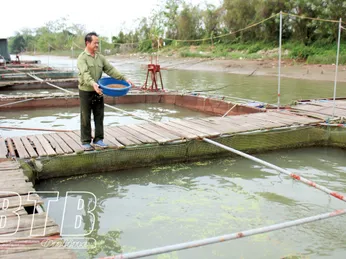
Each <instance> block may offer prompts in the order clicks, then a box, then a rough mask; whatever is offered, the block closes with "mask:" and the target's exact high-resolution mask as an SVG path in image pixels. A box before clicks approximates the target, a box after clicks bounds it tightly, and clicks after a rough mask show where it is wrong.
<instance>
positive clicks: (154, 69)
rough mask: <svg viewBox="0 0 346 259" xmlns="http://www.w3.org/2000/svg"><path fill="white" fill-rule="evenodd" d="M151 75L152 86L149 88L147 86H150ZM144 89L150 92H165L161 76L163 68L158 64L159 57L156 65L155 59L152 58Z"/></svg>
mask: <svg viewBox="0 0 346 259" xmlns="http://www.w3.org/2000/svg"><path fill="white" fill-rule="evenodd" d="M149 74H150V78H151V85H150V87H149V88H148V87H147V84H148V77H149ZM158 77H160V83H161V89H159V87H158ZM142 89H144V90H149V91H160V90H162V91H163V90H164V88H163V82H162V75H161V67H160V65H159V64H158V61H157V56H156V64H153V57H152V56H151V57H150V64H148V70H147V77H146V79H145V83H144V85H143V86H142Z"/></svg>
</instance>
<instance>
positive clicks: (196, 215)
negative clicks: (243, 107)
mask: <svg viewBox="0 0 346 259" xmlns="http://www.w3.org/2000/svg"><path fill="white" fill-rule="evenodd" d="M54 59H56V60H58V61H56V63H55V64H57V65H58V64H59V66H61V67H68V66H70V65H71V64H73V60H70V59H66V58H52V57H50V62H51V63H52V62H53V61H54ZM42 62H44V60H42ZM115 64H116V66H117V68H118V69H119V70H120V71H122V72H124V73H125V74H126V75H127V76H128V78H130V79H132V80H133V81H134V82H136V84H140V83H141V84H142V83H143V82H144V79H145V70H143V68H141V67H140V66H139V65H137V64H132V63H126V64H121V63H120V62H116V63H115ZM162 74H163V80H164V83H165V87H166V88H167V89H172V90H173V89H179V90H185V91H206V90H207V93H208V94H216V95H231V96H235V97H241V98H246V99H252V100H257V101H262V102H267V103H275V102H276V96H277V78H275V77H257V76H251V77H247V76H243V75H233V74H227V73H216V72H200V71H179V70H171V71H170V70H169V71H162ZM213 89H216V90H215V91H211V90H213ZM1 93H3V92H1ZM281 93H282V98H281V100H282V103H290V102H292V101H293V100H296V99H302V98H318V97H330V96H332V95H333V83H332V82H320V81H306V80H305V81H304V80H295V79H282V86H281ZM17 94H22V93H20V92H18V93H17ZM337 96H340V97H341V96H346V87H345V84H341V83H340V84H338V92H337ZM117 107H119V108H122V109H125V110H127V111H130V112H134V113H136V114H137V115H140V116H144V117H146V118H150V119H153V120H157V121H165V120H169V119H171V118H176V117H180V118H185V117H195V116H201V117H203V116H205V115H204V114H201V113H197V112H193V111H189V110H186V109H180V108H178V107H175V106H171V105H146V104H138V105H121V106H120V105H119V106H117ZM0 116H1V125H4V126H5V125H6V126H9V125H11V126H14V127H35V128H57V129H78V127H79V112H78V108H68V109H65V108H62V109H54V110H53V109H43V110H36V111H31V110H29V111H18V112H17V111H13V112H0ZM140 122H141V120H138V119H134V118H130V117H128V116H124V115H121V114H118V113H115V112H113V111H107V113H106V118H105V124H106V125H120V124H127V123H140ZM29 133H30V134H35V133H39V132H34V131H32V132H29ZM29 133H28V132H27V131H5V130H2V131H0V135H2V136H14V135H28V134H29ZM257 157H259V158H261V159H264V160H266V161H269V162H271V163H274V164H276V165H278V166H280V167H283V168H286V169H288V170H290V171H292V172H294V173H298V174H301V175H303V176H305V177H306V178H308V179H311V180H314V181H316V182H317V183H319V184H321V185H324V186H326V187H328V188H330V189H332V190H334V191H338V192H341V193H344V194H345V193H346V177H345V176H346V162H345V161H346V152H345V150H343V149H336V148H335V149H334V148H307V149H299V150H283V151H279V152H277V151H276V152H269V153H266V154H260V155H257ZM35 188H36V190H38V191H45V192H51V191H59V194H60V196H59V199H58V201H57V202H52V203H51V206H50V209H49V215H50V217H52V218H53V219H54V220H55V221H56V222H57V223H58V224H59V225H61V224H62V222H64V226H65V230H66V232H65V233H72V234H73V233H74V231H77V232H78V231H79V233H80V234H83V233H84V234H85V233H88V232H89V231H91V230H93V231H92V232H91V234H90V235H88V236H87V237H88V238H94V239H95V240H96V241H97V245H96V246H94V247H93V246H90V247H89V249H84V250H78V249H76V250H75V251H76V252H77V254H78V256H79V258H97V257H101V256H105V255H115V254H117V253H120V252H132V251H138V250H142V249H149V248H154V247H158V246H164V245H171V244H176V243H181V242H187V241H192V240H197V239H203V238H207V237H212V236H219V235H224V234H229V233H234V232H238V231H243V230H248V229H252V228H258V227H262V226H267V225H271V224H275V223H281V222H285V221H289V220H294V219H298V218H302V217H308V216H313V215H317V214H321V213H326V212H330V211H333V210H335V209H341V208H345V204H344V203H343V202H341V201H338V200H336V199H334V198H330V197H329V196H328V195H327V194H324V193H322V192H320V191H318V190H315V189H314V188H312V187H309V186H305V185H304V184H302V183H299V182H295V181H293V180H291V179H289V178H288V177H286V176H283V175H278V174H277V172H275V171H274V170H271V169H268V168H266V167H264V166H261V165H258V164H256V163H254V162H251V161H249V160H246V159H243V158H239V157H231V156H230V157H229V158H223V159H216V160H205V161H199V162H194V163H186V164H172V165H167V166H157V167H148V168H141V169H135V170H128V171H121V172H110V173H107V174H95V175H88V176H86V175H81V176H78V177H69V178H59V179H50V180H46V181H42V182H40V183H38V184H37V185H36V186H35ZM67 191H79V192H81V191H87V192H91V193H93V194H95V196H96V198H97V202H96V208H95V210H94V211H93V212H92V213H93V214H94V215H95V220H93V219H92V216H91V215H90V214H88V213H87V212H88V210H91V207H93V199H91V196H90V194H78V193H77V194H74V195H70V196H69V200H72V203H73V202H74V203H77V201H78V200H79V199H82V200H83V201H84V202H85V204H87V205H86V207H85V208H84V213H83V217H82V224H81V226H80V229H77V230H75V229H74V223H75V221H74V220H75V214H73V213H72V212H71V213H70V214H69V213H67V216H65V217H64V220H62V214H63V211H64V210H63V208H64V203H65V202H66V201H67V199H66V197H65V193H66V192H67ZM42 197H43V198H44V201H45V205H46V206H45V207H46V208H48V202H49V200H51V199H52V198H53V197H52V195H51V194H42ZM72 207H73V206H72V205H71V206H70V207H69V208H68V209H69V210H72V211H73V208H72ZM93 222H94V227H93V226H92V223H93ZM344 223H345V216H340V217H336V218H333V219H328V220H324V221H319V222H315V223H310V224H306V225H302V226H298V227H293V228H288V229H284V230H279V231H275V232H271V233H267V234H262V235H256V236H252V237H246V238H243V239H240V240H234V241H229V242H223V243H221V244H214V245H210V246H206V247H200V248H194V249H189V250H185V251H179V252H173V253H169V254H164V255H159V256H151V257H148V258H160V259H165V258H174V259H175V258H181V259H189V258H201V259H204V258H205V259H207V258H208V259H209V258H268V259H271V258H273V259H274V258H345V257H346V252H345V251H346V235H345V228H344V227H343V226H344Z"/></svg>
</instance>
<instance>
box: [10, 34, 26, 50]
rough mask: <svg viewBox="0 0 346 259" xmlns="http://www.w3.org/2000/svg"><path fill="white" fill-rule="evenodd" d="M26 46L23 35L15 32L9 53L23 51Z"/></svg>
mask: <svg viewBox="0 0 346 259" xmlns="http://www.w3.org/2000/svg"><path fill="white" fill-rule="evenodd" d="M26 46H27V45H26V42H25V39H24V37H23V35H21V34H19V33H17V34H16V36H14V38H13V41H12V44H11V53H20V52H23V51H25V49H26Z"/></svg>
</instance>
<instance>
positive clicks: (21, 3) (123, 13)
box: [0, 0, 220, 38]
mask: <svg viewBox="0 0 346 259" xmlns="http://www.w3.org/2000/svg"><path fill="white" fill-rule="evenodd" d="M163 2H164V0H123V1H120V0H99V1H90V0H84V1H81V0H57V1H47V0H17V1H13V2H12V1H8V0H6V1H1V15H0V19H1V21H2V22H1V23H2V24H1V26H0V38H2V37H5V38H7V37H10V36H13V35H14V34H15V32H16V31H20V30H21V29H23V28H37V27H41V26H44V25H45V23H47V22H49V21H54V20H57V19H60V18H62V17H66V18H67V19H68V21H70V22H71V23H76V24H83V25H85V26H86V29H87V30H88V31H96V32H97V33H98V34H100V35H102V36H105V37H110V36H112V35H116V34H118V32H119V31H120V30H121V29H126V28H130V29H131V28H132V27H131V26H132V25H133V23H134V21H135V20H136V19H138V18H142V17H148V16H150V15H151V12H152V11H153V9H156V10H157V9H158V8H157V6H158V5H162V3H163ZM185 2H190V3H192V4H194V5H196V4H200V5H201V7H203V8H204V7H205V3H206V2H207V3H212V4H214V5H216V6H219V5H220V0H185Z"/></svg>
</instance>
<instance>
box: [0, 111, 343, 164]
mask: <svg viewBox="0 0 346 259" xmlns="http://www.w3.org/2000/svg"><path fill="white" fill-rule="evenodd" d="M305 106H307V105H304V107H305ZM340 110H341V108H340ZM343 111H344V113H345V114H346V110H343ZM320 122H323V118H321V119H318V118H311V117H307V116H300V115H297V114H294V113H292V112H289V111H279V112H277V111H276V110H273V111H268V112H261V113H251V114H246V115H238V116H228V117H215V116H214V117H208V118H193V119H176V120H172V121H169V122H156V123H148V122H145V123H141V124H136V125H123V126H113V127H105V140H104V141H105V142H106V143H107V144H109V146H110V147H109V148H111V149H121V148H126V147H130V146H134V145H142V144H161V145H162V144H167V143H172V142H176V141H186V140H191V139H200V138H205V137H217V136H221V135H224V134H236V133H242V132H249V131H255V130H270V129H274V128H280V127H288V126H305V125H311V124H318V123H320ZM79 139H80V132H79V131H72V132H66V133H65V132H60V133H50V134H40V135H33V136H22V137H20V138H19V137H13V138H6V139H3V138H0V158H6V157H17V158H21V159H28V158H37V157H47V156H57V155H68V154H74V153H82V152H84V151H83V148H82V146H81V144H80V140H79Z"/></svg>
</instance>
